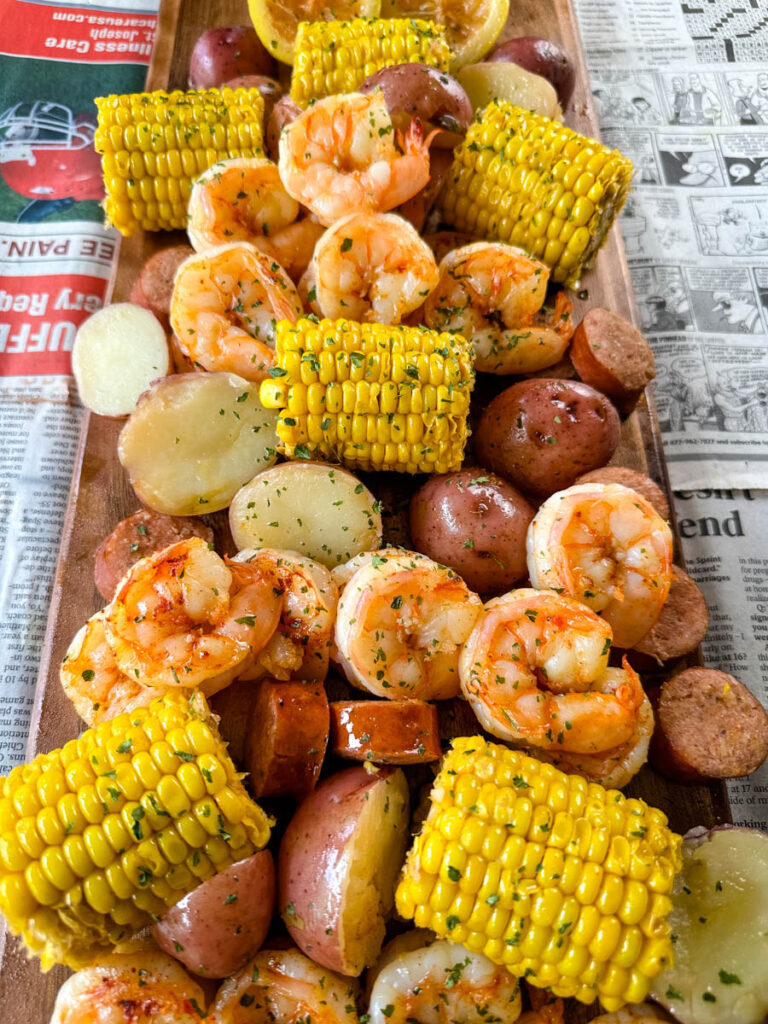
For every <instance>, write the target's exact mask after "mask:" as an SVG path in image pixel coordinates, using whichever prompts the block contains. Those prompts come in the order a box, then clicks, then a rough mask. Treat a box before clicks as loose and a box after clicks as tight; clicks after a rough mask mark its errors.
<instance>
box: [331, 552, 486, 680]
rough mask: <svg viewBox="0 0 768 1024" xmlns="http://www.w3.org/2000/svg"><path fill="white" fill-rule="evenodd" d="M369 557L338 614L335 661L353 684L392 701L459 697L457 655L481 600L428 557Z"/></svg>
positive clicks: (412, 554) (382, 554)
mask: <svg viewBox="0 0 768 1024" xmlns="http://www.w3.org/2000/svg"><path fill="white" fill-rule="evenodd" d="M366 554H367V555H369V556H370V557H367V558H365V559H363V560H362V564H361V565H360V567H359V568H358V569H356V570H355V572H354V573H353V574H352V575H351V576H350V577H349V579H348V581H347V583H346V585H345V587H344V592H343V593H342V595H341V598H340V599H339V607H338V610H337V613H336V634H335V640H336V657H337V658H338V662H339V665H340V667H341V668H342V670H343V672H344V674H345V675H346V677H347V679H348V680H349V682H350V683H352V685H353V686H357V687H359V688H360V689H363V690H368V691H369V692H370V693H375V694H378V695H379V696H381V697H390V698H392V699H402V698H403V697H414V698H419V699H421V700H444V699H447V698H448V697H455V696H457V695H458V693H459V673H458V661H459V651H460V648H461V645H462V644H463V643H464V641H465V640H466V639H467V637H468V636H469V634H470V633H471V631H472V627H473V626H474V624H475V620H476V619H477V617H478V615H479V614H480V610H481V608H482V602H481V601H480V598H479V597H478V596H477V594H473V593H472V591H471V590H469V589H468V588H467V586H466V584H465V583H464V581H463V580H462V579H460V578H459V577H458V576H457V575H456V573H455V572H453V571H452V570H450V569H446V568H445V567H444V566H441V565H438V564H437V563H436V562H433V561H432V560H431V559H429V558H427V557H426V556H425V555H419V554H416V553H415V552H413V551H397V550H395V551H393V550H392V549H384V550H382V551H374V552H368V553H366Z"/></svg>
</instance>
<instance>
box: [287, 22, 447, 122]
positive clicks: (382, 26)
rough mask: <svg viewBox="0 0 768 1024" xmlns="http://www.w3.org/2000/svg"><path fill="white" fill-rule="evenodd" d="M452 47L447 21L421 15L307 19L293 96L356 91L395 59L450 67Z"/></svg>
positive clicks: (303, 99)
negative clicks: (367, 79)
mask: <svg viewBox="0 0 768 1024" xmlns="http://www.w3.org/2000/svg"><path fill="white" fill-rule="evenodd" d="M450 61H451V51H450V49H449V47H448V43H447V42H446V41H445V34H444V29H443V26H442V25H436V24H434V22H431V21H423V20H421V19H418V18H354V19H353V20H352V21H302V22H300V23H299V30H298V33H297V35H296V50H295V56H294V63H293V75H292V76H291V99H292V100H294V101H295V102H296V103H298V104H299V106H301V107H306V105H307V104H308V103H309V101H310V100H313V99H318V100H319V99H322V97H323V96H335V95H336V94H337V93H343V92H354V91H355V90H356V89H357V88H358V87H359V86H360V85H362V83H363V82H364V81H365V79H366V78H367V77H368V76H369V75H372V74H374V72H376V71H380V70H381V69H382V68H388V67H392V65H393V64H405V63H418V64H429V65H431V66H432V67H435V68H439V69H440V70H441V71H447V70H448V66H449V64H450Z"/></svg>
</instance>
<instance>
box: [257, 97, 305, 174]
mask: <svg viewBox="0 0 768 1024" xmlns="http://www.w3.org/2000/svg"><path fill="white" fill-rule="evenodd" d="M300 113H301V107H300V106H299V105H298V103H296V102H295V101H294V100H292V99H291V97H290V96H281V97H280V99H279V100H278V101H277V103H275V105H274V106H273V107H272V110H271V111H270V114H269V118H267V119H266V121H265V122H264V123H265V124H266V126H267V134H266V143H267V154H268V155H269V158H270V160H274V161H275V163H277V161H278V160H279V159H280V133H281V132H282V130H283V128H285V126H286V125H287V124H290V123H291V121H295V120H296V118H297V117H298V116H299V114H300Z"/></svg>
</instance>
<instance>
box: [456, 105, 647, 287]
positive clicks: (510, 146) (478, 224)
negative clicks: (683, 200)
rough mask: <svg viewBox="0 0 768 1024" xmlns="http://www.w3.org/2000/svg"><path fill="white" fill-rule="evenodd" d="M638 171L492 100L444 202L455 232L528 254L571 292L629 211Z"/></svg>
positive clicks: (465, 146)
mask: <svg viewBox="0 0 768 1024" xmlns="http://www.w3.org/2000/svg"><path fill="white" fill-rule="evenodd" d="M631 178H632V164H631V162H630V161H629V160H628V159H627V158H626V157H625V156H622V155H621V153H620V152H619V151H618V150H616V149H614V150H610V149H608V147H607V146H603V145H602V144H601V143H599V142H596V141H595V140H594V139H588V138H586V137H585V136H583V135H579V134H578V133H577V132H574V131H572V130H571V129H570V128H566V127H565V126H564V125H561V124H558V123H557V122H556V121H550V120H549V119H548V118H546V117H540V116H539V115H537V114H531V113H530V112H528V111H526V110H522V109H521V108H520V107H515V106H513V105H512V104H511V103H507V102H506V101H505V100H493V101H492V102H491V103H489V104H488V106H487V107H485V108H484V109H483V110H482V111H480V112H479V113H478V114H477V115H476V118H475V121H474V123H473V124H472V125H471V126H470V128H469V131H468V132H467V134H466V136H465V138H464V140H463V142H462V143H461V145H460V146H459V147H458V148H457V149H456V152H455V157H454V162H453V167H452V168H451V171H450V173H449V175H448V179H447V184H446V186H445V188H444V190H443V194H442V197H441V200H440V202H441V206H442V211H443V216H444V218H445V220H446V221H447V223H448V224H450V225H451V226H452V227H454V228H455V229H456V230H457V231H468V232H470V233H471V234H475V235H478V236H479V237H481V238H497V239H499V240H500V241H502V242H509V243H511V244H512V245H518V246H520V247H521V248H522V249H525V250H526V251H527V252H529V253H530V254H531V255H532V256H535V257H537V258H538V259H540V260H542V261H543V262H544V263H546V264H547V266H548V267H550V268H551V269H552V278H553V280H554V281H559V282H561V283H564V284H567V285H569V286H573V285H574V284H575V283H576V282H577V281H578V279H579V278H580V276H581V274H582V273H583V272H584V271H585V270H586V269H588V267H589V265H590V262H591V260H592V258H593V257H594V255H595V253H596V252H597V250H598V249H599V248H600V246H601V245H602V243H603V241H604V240H605V238H606V235H607V234H608V230H609V229H610V227H611V224H612V223H613V220H614V218H615V216H616V214H617V213H618V212H619V210H620V209H621V208H622V206H623V205H624V202H625V200H626V198H627V195H628V193H629V187H630V181H631Z"/></svg>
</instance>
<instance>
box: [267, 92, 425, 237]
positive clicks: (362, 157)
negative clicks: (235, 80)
mask: <svg viewBox="0 0 768 1024" xmlns="http://www.w3.org/2000/svg"><path fill="white" fill-rule="evenodd" d="M436 134H437V130H436V131H434V132H431V133H430V134H429V135H428V136H427V138H426V139H425V138H424V133H423V130H422V126H421V122H420V121H418V120H416V119H414V120H413V121H411V124H410V127H409V128H408V131H407V132H406V133H405V135H404V136H403V135H402V134H401V133H400V132H395V130H394V128H393V126H392V121H391V120H390V117H389V113H388V112H387V105H386V102H385V101H384V95H383V93H382V92H381V90H378V89H377V90H376V91H375V92H372V93H370V94H369V95H367V96H364V95H363V94H362V93H356V92H353V93H348V94H346V95H344V96H327V97H325V99H322V100H318V102H317V103H315V104H313V105H312V106H311V107H309V108H308V109H307V110H305V111H304V112H303V113H302V114H300V115H299V116H298V117H297V118H296V119H295V120H294V121H291V122H290V123H289V124H287V125H286V126H285V128H283V131H282V134H281V135H280V161H279V167H280V177H281V178H282V181H283V185H284V186H285V189H286V191H287V192H288V193H289V195H291V196H293V198H294V199H296V200H297V201H298V202H300V203H302V205H304V206H306V207H308V208H309V209H310V210H311V211H312V213H314V214H315V216H316V217H317V218H318V220H319V221H320V223H321V224H324V225H325V226H326V227H330V226H331V224H333V223H334V221H337V220H339V218H340V217H344V216H346V215H347V214H348V213H356V212H359V211H361V210H367V211H371V212H376V211H385V210H391V209H393V208H394V207H395V206H399V205H400V203H404V202H405V200H406V199H410V198H411V196H414V195H416V193H417V192H420V191H421V189H423V188H424V186H425V185H426V184H427V182H428V181H429V144H430V142H431V141H432V139H433V137H434V136H435V135H436ZM396 143H397V144H399V146H400V148H399V149H398V145H397V144H396Z"/></svg>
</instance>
